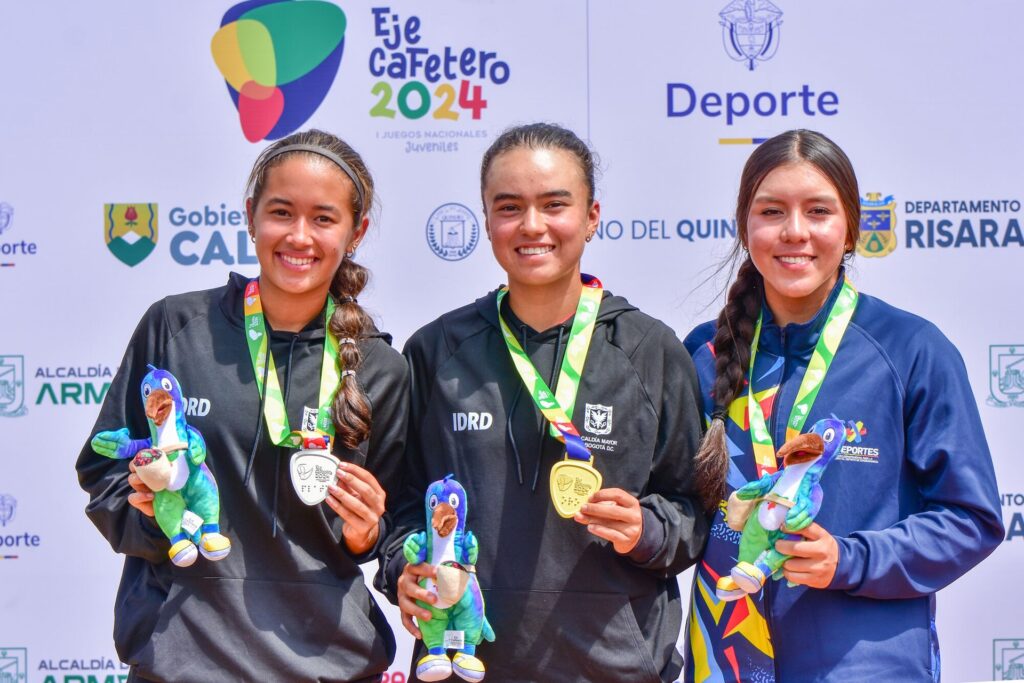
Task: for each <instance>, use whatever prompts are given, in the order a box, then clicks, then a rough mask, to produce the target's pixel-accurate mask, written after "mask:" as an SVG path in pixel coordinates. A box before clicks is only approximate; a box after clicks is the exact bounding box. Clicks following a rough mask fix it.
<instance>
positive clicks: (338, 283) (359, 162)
mask: <svg viewBox="0 0 1024 683" xmlns="http://www.w3.org/2000/svg"><path fill="white" fill-rule="evenodd" d="M286 145H312V146H314V147H318V148H321V149H323V150H325V151H327V152H329V153H331V154H334V155H335V156H338V157H340V158H341V159H342V160H343V161H344V162H345V163H346V164H348V165H349V167H350V168H351V169H352V172H353V173H354V175H355V179H353V178H351V177H349V175H348V174H347V173H344V171H342V170H341V169H340V168H339V172H342V173H343V174H344V175H345V177H346V178H348V179H349V180H350V181H354V180H358V182H359V184H360V185H361V186H362V191H363V192H362V194H363V197H364V198H365V200H364V201H363V202H362V204H360V201H359V193H358V192H357V191H353V192H352V224H353V225H354V226H355V227H356V228H358V227H359V225H360V224H361V223H362V220H363V218H364V217H365V216H366V215H367V213H368V212H369V210H370V208H371V207H372V206H373V201H374V195H373V177H372V176H371V175H370V171H369V169H368V168H367V167H366V163H365V162H364V161H363V159H362V157H361V156H359V154H358V153H357V152H356V151H355V150H354V149H352V147H350V146H349V145H348V143H346V142H345V141H344V140H342V139H340V138H338V137H337V136H335V135H331V134H330V133H325V132H324V131H320V130H307V131H303V132H299V133H295V134H293V135H289V136H288V137H285V138H281V139H280V140H278V141H277V142H275V143H274V144H272V145H271V146H270V147H268V148H267V149H266V150H264V151H263V153H262V154H261V155H260V157H259V158H258V159H257V160H256V164H255V165H254V166H253V169H252V172H251V173H250V174H249V182H248V184H247V185H246V187H247V190H248V192H247V194H248V196H249V197H250V198H251V199H252V204H253V207H255V206H256V205H257V204H258V203H259V199H260V195H261V194H262V193H263V187H264V185H265V183H266V179H267V173H268V172H269V171H270V169H272V168H274V167H275V166H277V165H278V164H280V163H281V162H282V161H283V160H284V159H287V158H290V157H292V156H295V155H300V154H301V155H305V156H307V157H309V158H311V159H321V160H323V161H324V162H325V163H332V164H333V163H334V162H332V161H330V160H329V159H328V158H327V157H324V156H322V155H319V154H317V153H316V152H311V151H306V150H295V151H289V152H284V153H283V154H279V155H278V156H274V157H273V158H270V159H269V160H268V159H267V157H268V156H270V155H272V154H273V152H274V151H275V150H277V149H280V148H281V147H284V146H286ZM249 229H250V231H251V230H253V229H254V228H253V226H252V225H250V226H249ZM353 255H354V252H350V253H348V254H346V255H345V257H344V258H343V259H342V261H341V265H340V266H338V270H337V271H335V273H334V279H333V280H332V281H331V287H330V293H331V296H332V297H333V298H334V300H335V304H336V307H335V309H334V315H333V316H331V319H330V321H328V328H329V329H330V331H331V333H332V334H333V335H334V336H335V337H337V339H338V341H339V344H338V370H339V372H340V373H342V380H341V386H340V387H339V389H338V392H337V394H336V395H335V397H334V401H333V403H332V404H331V417H332V419H333V420H334V428H335V438H336V439H337V440H338V441H340V442H341V444H342V445H344V446H345V448H348V449H355V448H357V447H358V446H359V444H360V443H362V442H363V441H365V440H366V438H367V437H368V436H369V434H370V426H371V423H372V420H371V415H370V404H369V402H368V401H367V399H366V395H365V394H364V393H363V390H362V387H360V385H359V380H358V379H357V375H356V374H355V371H356V370H357V369H358V368H359V366H360V364H361V363H362V360H363V359H362V354H361V353H360V351H359V346H358V345H357V344H356V343H355V340H359V339H363V338H365V337H366V336H367V335H368V334H370V333H371V332H372V331H373V321H372V320H371V319H370V316H369V315H367V313H366V311H364V310H363V309H362V307H361V306H360V305H359V303H358V302H357V301H356V297H357V296H359V294H360V292H362V291H363V288H365V287H366V282H367V280H369V278H370V271H369V270H367V269H366V268H364V267H363V266H361V265H359V264H358V263H356V262H355V261H354V260H353V259H352V256H353Z"/></svg>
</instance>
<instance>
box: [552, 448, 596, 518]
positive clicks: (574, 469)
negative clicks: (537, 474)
mask: <svg viewBox="0 0 1024 683" xmlns="http://www.w3.org/2000/svg"><path fill="white" fill-rule="evenodd" d="M592 462H594V459H593V458H591V459H590V462H585V461H583V460H570V459H569V458H566V459H565V460H563V461H562V462H558V463H555V466H554V467H552V468H551V502H552V503H554V504H555V511H556V512H557V513H558V514H559V515H561V516H562V517H566V518H570V517H572V516H574V515H575V514H576V513H577V512H579V510H580V508H581V507H583V504H584V503H586V502H587V500H588V499H589V498H590V496H592V495H594V494H595V493H596V492H597V491H599V490H601V473H600V472H598V471H597V470H596V469H594V467H593V465H591V463H592Z"/></svg>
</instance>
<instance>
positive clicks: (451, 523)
mask: <svg viewBox="0 0 1024 683" xmlns="http://www.w3.org/2000/svg"><path fill="white" fill-rule="evenodd" d="M458 524H459V517H458V515H456V514H455V508H453V507H452V506H451V505H449V504H448V503H438V505H437V507H436V508H434V516H433V518H431V521H430V525H431V526H432V527H434V531H436V532H437V535H438V536H440V537H441V538H444V537H445V536H447V535H448V534H450V533H451V532H453V531H455V527H456V526H458Z"/></svg>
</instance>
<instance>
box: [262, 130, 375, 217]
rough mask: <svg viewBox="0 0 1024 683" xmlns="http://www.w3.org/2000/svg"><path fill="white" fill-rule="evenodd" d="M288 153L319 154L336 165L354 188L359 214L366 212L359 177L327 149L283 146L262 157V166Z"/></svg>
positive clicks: (310, 146) (308, 146)
mask: <svg viewBox="0 0 1024 683" xmlns="http://www.w3.org/2000/svg"><path fill="white" fill-rule="evenodd" d="M288 152H312V153H313V154H319V155H320V156H322V157H324V158H325V159H330V160H331V161H333V162H334V163H335V164H337V166H338V168H340V169H341V170H342V171H344V172H345V175H347V176H348V177H349V179H350V180H351V181H352V184H353V185H355V186H356V195H357V196H358V198H359V211H360V213H362V212H365V211H366V197H364V196H363V184H362V183H361V182H359V177H358V176H357V175H356V172H355V171H353V170H352V167H351V166H349V165H348V163H346V162H345V160H344V159H342V158H341V157H339V156H338V155H337V154H335V153H334V152H332V151H330V150H329V149H324V148H323V147H318V146H317V145H285V146H284V147H278V148H277V149H275V150H273V151H271V152H269V153H267V155H266V156H264V157H263V166H266V165H267V164H268V163H270V160H271V159H273V158H274V157H276V156H280V155H282V154H287V153H288Z"/></svg>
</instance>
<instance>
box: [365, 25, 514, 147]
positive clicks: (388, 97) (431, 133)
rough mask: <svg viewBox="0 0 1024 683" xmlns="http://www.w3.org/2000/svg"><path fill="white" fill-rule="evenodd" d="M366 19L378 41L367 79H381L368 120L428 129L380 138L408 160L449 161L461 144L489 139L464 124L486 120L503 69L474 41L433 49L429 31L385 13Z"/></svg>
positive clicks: (506, 69)
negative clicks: (439, 157) (432, 157)
mask: <svg viewBox="0 0 1024 683" xmlns="http://www.w3.org/2000/svg"><path fill="white" fill-rule="evenodd" d="M370 11H371V13H372V14H373V38H374V39H376V40H378V41H379V43H378V45H377V46H376V47H374V48H373V49H371V50H370V61H369V69H370V76H372V77H373V78H375V79H378V80H376V81H374V83H373V85H372V86H371V88H370V95H371V96H372V98H373V105H372V106H371V108H370V111H369V113H370V116H371V117H373V118H376V119H391V120H392V121H395V122H397V123H401V122H409V121H420V120H421V119H422V120H423V122H424V123H426V124H429V125H428V126H425V127H421V128H413V129H400V130H396V129H395V128H394V127H393V126H391V125H389V126H388V127H387V128H386V129H382V130H380V131H378V132H377V137H378V138H380V139H383V140H394V141H396V142H399V143H402V144H404V151H405V153H406V154H420V153H431V154H450V153H453V152H458V151H459V142H460V140H464V139H467V138H469V139H473V138H486V137H487V131H486V130H483V129H470V128H469V127H468V126H467V125H464V124H465V123H466V122H471V121H480V120H482V119H483V118H484V117H485V114H484V111H485V110H486V109H487V108H488V100H487V99H486V96H487V93H488V92H492V88H494V87H501V86H504V85H505V84H506V83H508V81H509V79H510V78H511V75H512V70H511V67H510V66H509V64H508V62H506V61H505V60H504V59H502V58H501V55H499V54H498V53H497V52H492V51H488V50H486V49H484V47H482V46H480V36H479V35H476V34H473V35H469V36H467V38H466V40H467V42H470V43H471V44H472V45H474V47H459V46H452V45H437V43H436V42H433V41H432V40H431V38H432V34H433V29H434V28H435V26H434V24H433V23H431V22H429V21H424V20H423V19H422V18H421V17H419V16H416V15H408V16H403V15H401V14H399V13H397V12H392V11H391V8H390V7H386V6H384V7H374V8H373V9H371V10H370ZM449 28H450V27H449ZM485 88H486V90H485ZM428 115H429V116H428ZM382 123H384V122H383V121H382Z"/></svg>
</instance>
